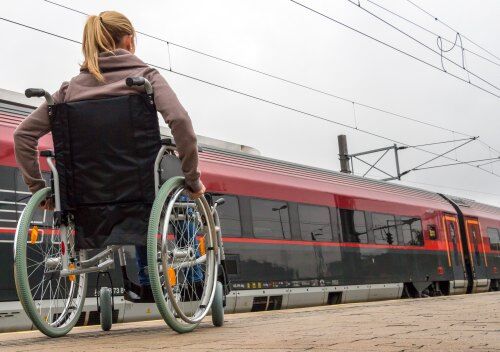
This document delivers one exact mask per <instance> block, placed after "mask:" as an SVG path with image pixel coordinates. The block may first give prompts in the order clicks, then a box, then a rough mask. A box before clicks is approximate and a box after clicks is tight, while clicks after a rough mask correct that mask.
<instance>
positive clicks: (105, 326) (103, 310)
mask: <svg viewBox="0 0 500 352" xmlns="http://www.w3.org/2000/svg"><path fill="white" fill-rule="evenodd" d="M99 308H100V318H101V319H100V320H101V329H102V330H103V331H109V330H111V326H113V297H112V296H111V289H110V288H108V287H101V290H100V291H99Z"/></svg>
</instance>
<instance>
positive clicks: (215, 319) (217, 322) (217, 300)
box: [212, 281, 224, 327]
mask: <svg viewBox="0 0 500 352" xmlns="http://www.w3.org/2000/svg"><path fill="white" fill-rule="evenodd" d="M212 323H213V324H214V326H217V327H220V326H222V325H224V290H223V289H222V283H221V282H219V281H217V287H216V288H215V297H214V301H213V302H212Z"/></svg>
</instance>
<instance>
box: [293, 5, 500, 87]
mask: <svg viewBox="0 0 500 352" xmlns="http://www.w3.org/2000/svg"><path fill="white" fill-rule="evenodd" d="M292 1H294V0H292ZM347 1H348V2H349V3H350V4H352V5H355V6H356V7H357V8H359V9H361V10H363V11H365V12H366V13H368V14H369V15H371V16H373V17H375V18H376V19H378V20H379V21H381V22H383V23H385V24H386V25H388V26H389V27H391V28H393V29H394V30H396V31H398V32H399V33H401V34H403V35H404V36H406V37H408V38H410V39H411V40H413V41H414V42H416V43H418V44H419V45H421V46H423V47H424V48H426V49H428V50H430V51H432V52H433V53H435V54H437V55H439V56H440V58H441V66H442V71H443V72H448V71H447V70H446V68H445V67H444V63H443V59H444V60H446V61H447V62H449V63H451V64H453V65H455V66H457V67H458V68H461V69H463V70H465V71H466V72H467V73H468V74H469V75H472V76H473V77H475V78H477V79H479V80H480V81H481V82H483V83H486V84H487V85H489V86H490V87H492V88H495V89H496V90H500V88H499V87H497V86H496V85H495V84H493V83H491V82H490V81H488V80H486V79H484V78H483V77H481V76H479V75H477V74H476V73H474V72H472V71H470V70H469V69H467V68H466V67H465V62H464V56H463V49H462V65H460V64H458V63H456V62H455V61H453V60H451V59H449V58H447V57H446V56H444V55H443V52H448V51H451V50H452V49H453V47H452V48H451V49H448V50H444V49H443V47H442V43H440V39H441V37H440V36H438V38H437V45H438V48H439V49H440V52H438V51H437V50H434V49H433V48H431V47H430V46H428V45H427V44H425V43H424V42H422V41H421V40H419V39H417V38H415V37H414V36H412V35H411V34H409V33H407V32H405V31H403V30H402V29H401V28H399V27H397V26H395V25H394V24H392V23H390V22H389V21H387V20H385V19H383V18H382V17H380V16H378V15H377V14H375V13H373V12H372V11H370V10H368V9H367V8H365V7H363V6H361V4H360V3H356V2H354V1H352V0H347ZM294 2H295V1H294ZM457 40H460V41H461V40H462V39H461V36H460V34H459V33H458V32H457V38H456V39H455V43H454V46H455V45H456V42H457ZM462 46H463V45H462ZM466 81H467V82H468V83H470V80H466Z"/></svg>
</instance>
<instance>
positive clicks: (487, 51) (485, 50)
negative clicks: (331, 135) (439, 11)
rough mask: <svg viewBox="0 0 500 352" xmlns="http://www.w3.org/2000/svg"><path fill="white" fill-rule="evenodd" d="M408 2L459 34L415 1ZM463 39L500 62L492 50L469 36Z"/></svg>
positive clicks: (499, 58) (409, 0)
mask: <svg viewBox="0 0 500 352" xmlns="http://www.w3.org/2000/svg"><path fill="white" fill-rule="evenodd" d="M406 1H408V2H409V3H410V4H412V5H413V6H414V7H416V8H417V9H419V10H420V11H422V12H424V13H425V14H427V15H428V16H430V17H432V18H433V19H434V20H435V21H437V22H439V23H441V24H442V25H444V26H445V27H447V28H448V29H450V30H452V31H453V32H456V33H458V32H459V31H457V30H456V29H454V28H453V27H451V26H450V25H448V24H447V23H446V22H444V21H442V20H440V19H439V18H437V17H436V16H434V15H433V14H432V13H430V12H429V11H427V10H425V9H424V8H423V7H421V6H419V5H417V4H415V3H414V2H413V1H411V0H406ZM462 37H463V38H464V39H467V40H468V41H469V42H471V43H472V44H474V45H475V46H477V47H478V48H480V49H482V50H483V51H484V52H486V53H488V54H490V55H491V56H493V57H494V58H495V59H497V60H500V57H498V56H497V55H495V54H493V53H492V52H491V51H490V50H488V49H486V48H484V47H483V46H481V45H479V44H478V43H476V42H475V41H474V40H472V39H471V38H469V37H468V36H465V35H464V34H462Z"/></svg>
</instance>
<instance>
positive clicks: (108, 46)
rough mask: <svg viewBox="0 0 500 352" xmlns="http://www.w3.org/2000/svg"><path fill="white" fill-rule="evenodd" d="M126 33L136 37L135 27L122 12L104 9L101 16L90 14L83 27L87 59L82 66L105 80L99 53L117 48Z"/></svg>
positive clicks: (101, 80)
mask: <svg viewBox="0 0 500 352" xmlns="http://www.w3.org/2000/svg"><path fill="white" fill-rule="evenodd" d="M125 35H132V36H133V37H134V39H135V29H134V27H133V26H132V23H131V22H130V21H129V19H128V18H127V17H125V16H124V15H122V14H121V13H119V12H116V11H104V12H101V13H100V14H99V16H89V18H88V19H87V22H86V23H85V28H84V29H83V45H82V51H83V56H84V58H85V60H84V61H83V64H82V68H83V69H86V70H88V71H89V72H90V73H91V74H93V75H94V77H95V78H96V79H97V80H98V81H100V82H104V77H103V75H102V74H101V70H100V68H99V61H98V57H99V53H102V52H112V51H113V50H115V49H116V47H117V45H118V44H119V43H120V41H121V39H122V38H123V36H125ZM132 45H134V44H132Z"/></svg>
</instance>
